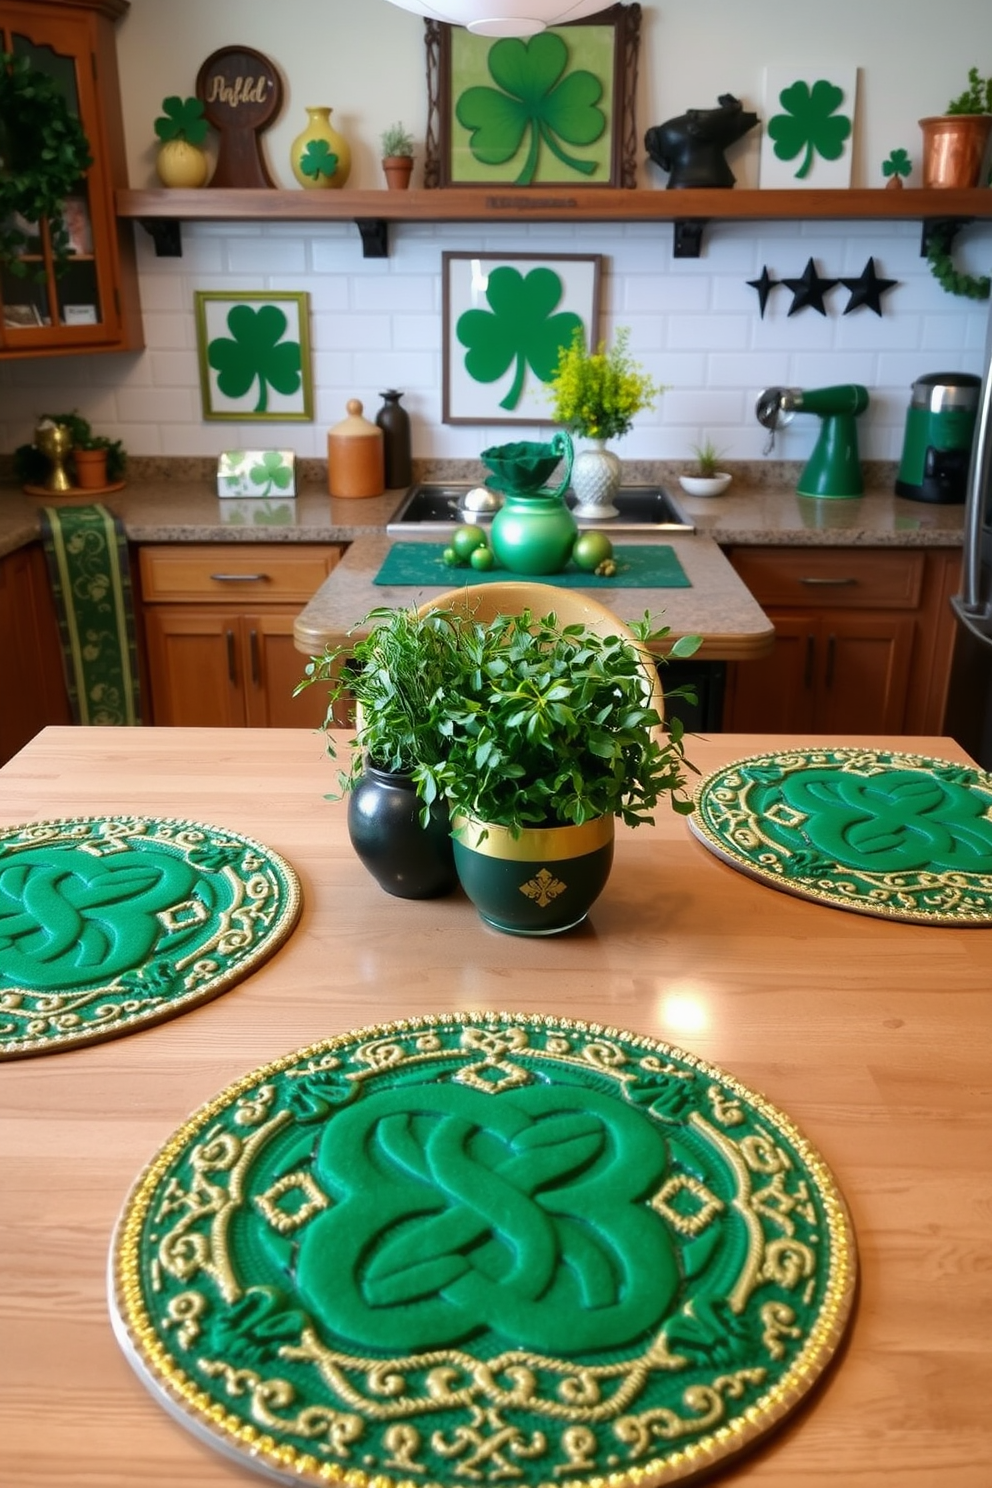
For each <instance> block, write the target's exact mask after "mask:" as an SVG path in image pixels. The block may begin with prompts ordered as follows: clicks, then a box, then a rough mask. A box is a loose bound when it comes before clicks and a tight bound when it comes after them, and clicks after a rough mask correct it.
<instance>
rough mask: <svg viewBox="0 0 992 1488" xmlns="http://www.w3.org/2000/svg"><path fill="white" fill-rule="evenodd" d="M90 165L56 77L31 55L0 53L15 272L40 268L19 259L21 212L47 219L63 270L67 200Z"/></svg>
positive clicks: (5, 197)
mask: <svg viewBox="0 0 992 1488" xmlns="http://www.w3.org/2000/svg"><path fill="white" fill-rule="evenodd" d="M92 163H93V157H92V155H91V154H90V147H89V141H88V140H87V138H86V135H85V133H84V132H83V126H82V124H81V123H80V122H79V120H78V119H77V117H76V115H75V114H73V113H72V112H71V110H70V108H69V104H68V101H67V99H66V97H65V94H64V93H63V92H62V89H61V88H60V87H59V85H58V83H57V82H56V81H55V79H54V78H52V77H49V75H48V73H46V72H42V71H40V70H39V69H38V68H35V67H32V66H31V65H30V63H29V61H28V59H27V58H26V57H17V56H15V55H14V54H13V53H11V52H3V53H0V263H6V264H7V266H8V268H9V269H10V271H11V273H12V274H16V275H18V277H19V278H26V277H27V276H28V275H29V274H31V273H35V274H37V272H38V270H37V268H36V267H35V266H34V265H30V264H26V263H25V262H24V261H23V258H22V257H21V255H22V254H23V253H24V252H25V251H26V250H27V249H28V247H29V244H30V238H29V237H28V235H27V234H26V233H25V232H23V231H22V230H21V229H20V228H19V227H17V226H15V224H14V221H13V217H12V214H13V213H15V212H16V213H18V214H19V215H20V217H21V218H22V219H23V220H24V221H25V222H29V223H33V222H38V221H40V219H41V218H42V217H46V218H47V219H48V228H49V234H50V237H51V243H52V255H53V258H54V260H55V268H56V272H61V270H62V269H63V268H64V267H65V264H66V262H67V260H68V258H69V234H68V231H67V230H66V226H65V222H64V221H63V217H62V209H63V204H64V202H65V198H66V196H67V195H68V194H69V192H70V191H71V190H72V189H73V187H74V186H76V185H77V184H78V182H79V180H80V177H81V176H83V174H84V173H85V172H86V171H87V170H88V169H89V167H90V166H91V165H92ZM42 272H43V271H42Z"/></svg>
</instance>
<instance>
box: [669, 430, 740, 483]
mask: <svg viewBox="0 0 992 1488" xmlns="http://www.w3.org/2000/svg"><path fill="white" fill-rule="evenodd" d="M692 452H693V454H694V455H695V457H696V462H695V464H694V466H693V468H692V469H691V470H690V471H688V472H687V473H686V474H685V475H680V476H679V485H680V486H681V487H682V489H683V491H685V492H686V493H687V495H689V496H722V495H723V493H724V491H725V490H726V489H727V487H728V486H729V485H730V482H731V476H730V474H729V472H728V471H726V470H721V468H720V466H721V463H722V461H723V459H724V452H723V450H718V449H717V447H716V445H715V444H713V443H712V442H711V441H710V440H709V439H704V440H703V442H702V444H694V445H693V446H692Z"/></svg>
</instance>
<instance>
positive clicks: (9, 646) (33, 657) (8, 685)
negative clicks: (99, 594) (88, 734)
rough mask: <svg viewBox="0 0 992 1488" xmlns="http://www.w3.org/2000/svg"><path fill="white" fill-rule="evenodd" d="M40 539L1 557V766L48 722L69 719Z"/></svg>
mask: <svg viewBox="0 0 992 1488" xmlns="http://www.w3.org/2000/svg"><path fill="white" fill-rule="evenodd" d="M71 722H72V713H71V711H70V708H69V694H68V691H67V689H66V685H65V671H64V669H63V664H62V646H61V643H60V641H59V630H58V620H57V618H56V614H55V603H54V600H53V599H52V590H51V586H50V584H49V582H48V572H47V569H46V566H45V554H44V551H43V549H42V546H41V543H31V544H30V545H29V546H28V547H26V548H20V549H19V550H18V551H17V552H16V553H10V554H8V556H7V557H5V558H0V764H5V763H6V762H7V760H9V759H10V757H11V756H12V755H14V754H16V753H17V751H18V750H19V749H21V748H23V746H24V745H25V744H26V743H27V742H28V740H29V739H33V738H34V736H35V734H36V733H38V731H39V730H40V729H43V728H45V727H46V726H47V725H48V724H50V723H60V724H65V723H71Z"/></svg>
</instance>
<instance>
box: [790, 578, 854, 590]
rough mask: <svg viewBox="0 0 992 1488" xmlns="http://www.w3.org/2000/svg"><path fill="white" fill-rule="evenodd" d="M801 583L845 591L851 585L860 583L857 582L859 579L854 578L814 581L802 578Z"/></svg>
mask: <svg viewBox="0 0 992 1488" xmlns="http://www.w3.org/2000/svg"><path fill="white" fill-rule="evenodd" d="M799 582H800V584H816V585H818V586H820V587H821V588H829V589H844V588H846V587H847V586H848V585H849V584H856V583H857V582H858V581H857V579H853V578H848V579H814V578H808V577H807V578H801V579H800V580H799Z"/></svg>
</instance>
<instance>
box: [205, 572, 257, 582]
mask: <svg viewBox="0 0 992 1488" xmlns="http://www.w3.org/2000/svg"><path fill="white" fill-rule="evenodd" d="M210 577H211V578H212V579H216V580H217V582H218V584H257V583H259V582H260V581H261V580H262V579H267V578H268V577H269V576H268V574H265V573H258V574H211V575H210Z"/></svg>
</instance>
